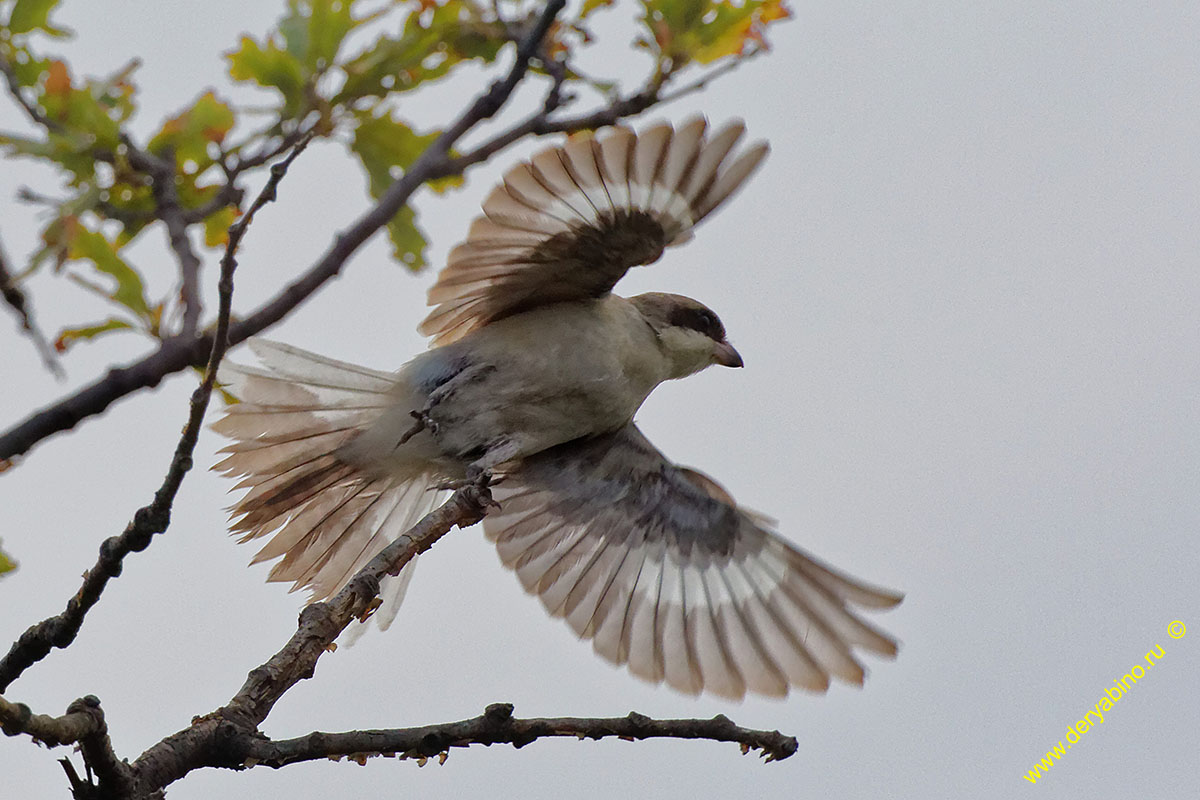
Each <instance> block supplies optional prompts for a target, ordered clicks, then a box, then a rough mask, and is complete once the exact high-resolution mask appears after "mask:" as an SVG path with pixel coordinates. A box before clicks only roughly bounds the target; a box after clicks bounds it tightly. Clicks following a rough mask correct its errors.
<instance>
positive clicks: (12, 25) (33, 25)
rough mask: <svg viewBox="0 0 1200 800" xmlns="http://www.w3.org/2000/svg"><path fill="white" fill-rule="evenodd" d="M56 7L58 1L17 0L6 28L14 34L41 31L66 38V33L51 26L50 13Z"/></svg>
mask: <svg viewBox="0 0 1200 800" xmlns="http://www.w3.org/2000/svg"><path fill="white" fill-rule="evenodd" d="M56 5H58V0H17V3H16V5H14V6H13V10H12V14H11V15H10V16H9V18H8V24H7V26H6V27H7V28H8V30H9V32H10V33H13V34H18V33H29V32H30V31H34V30H41V31H45V32H46V33H48V34H50V35H51V36H66V35H67V32H66V31H64V30H60V29H58V28H55V27H54V26H53V25H51V24H50V12H51V11H53V10H54V7H55V6H56Z"/></svg>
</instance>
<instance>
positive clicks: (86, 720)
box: [0, 695, 103, 747]
mask: <svg viewBox="0 0 1200 800" xmlns="http://www.w3.org/2000/svg"><path fill="white" fill-rule="evenodd" d="M89 698H90V699H92V700H95V698H94V697H91V696H90V695H89V697H88V698H83V699H82V700H76V701H75V702H76V703H80V702H83V701H85V700H88V699H89ZM96 702H97V706H98V705H99V701H96ZM71 705H72V708H68V709H67V713H66V714H65V715H63V716H61V717H50V716H47V715H45V714H34V713H33V712H32V711H31V710H30V709H29V706H27V705H25V704H24V703H13V702H10V701H8V700H6V699H4V698H3V697H0V730H3V731H4V735H5V736H18V735H20V734H25V735H27V736H29V737H30V738H32V739H33V740H34V741H37V742H41V743H42V744H44V745H46V746H47V747H58V746H59V745H64V744H74V743H75V742H78V741H79V740H80V739H82V738H83V737H85V736H89V735H92V734H95V733H96V732H97V731H98V730H99V727H98V726H97V724H96V723H97V719H96V717H95V716H94V715H92V714H89V713H87V712H86V711H84V710H83V709H80V708H73V706H74V705H75V704H74V703H72V704H71ZM102 719H103V718H101V721H102Z"/></svg>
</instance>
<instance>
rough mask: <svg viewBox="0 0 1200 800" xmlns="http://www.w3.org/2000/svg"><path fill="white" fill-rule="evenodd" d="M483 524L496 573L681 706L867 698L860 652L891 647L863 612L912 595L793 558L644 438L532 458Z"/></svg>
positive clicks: (626, 436) (717, 491)
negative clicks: (704, 694) (761, 698)
mask: <svg viewBox="0 0 1200 800" xmlns="http://www.w3.org/2000/svg"><path fill="white" fill-rule="evenodd" d="M493 493H494V496H495V498H496V500H497V501H498V502H499V503H500V506H501V509H500V511H498V512H495V513H492V514H489V515H488V516H487V517H485V518H484V521H483V526H484V531H485V532H486V533H487V535H488V537H489V538H491V539H492V540H494V541H495V543H496V547H497V549H498V550H499V553H500V558H501V560H502V561H503V562H504V564H505V565H506V566H508V567H510V568H512V569H513V570H514V571H515V572H516V573H517V577H518V578H520V580H521V583H522V584H523V585H524V586H525V589H526V590H527V591H528V592H530V593H532V594H537V595H538V596H539V597H540V598H541V600H542V603H543V604H544V605H545V607H546V609H547V610H548V611H549V612H550V614H552V615H554V616H559V617H564V618H565V619H566V620H567V622H568V623H569V624H570V625H571V627H572V628H573V629H574V630H575V632H576V634H578V635H579V636H580V637H581V638H584V639H591V640H592V642H593V646H594V648H595V650H596V652H597V653H598V654H600V655H601V656H603V657H604V658H605V659H607V660H609V661H611V662H613V663H614V664H628V665H629V669H630V671H631V672H633V674H635V675H637V676H639V677H641V678H644V679H646V680H648V681H652V682H655V683H658V682H662V681H665V682H666V683H668V684H669V685H670V686H672V687H674V688H675V689H678V690H680V691H683V692H687V693H690V694H696V693H699V692H700V691H709V692H712V693H714V694H717V695H721V696H724V697H732V698H740V697H742V696H743V695H744V694H745V693H746V692H747V691H750V692H754V693H758V694H764V695H771V696H782V695H785V694H787V692H788V690H789V688H790V687H792V686H799V687H803V688H806V689H811V690H814V691H824V690H825V689H827V688H828V686H829V679H830V677H831V676H833V677H837V678H840V679H842V680H844V681H847V682H849V683H858V684H861V683H862V680H863V676H864V670H863V667H862V665H861V664H860V663H859V662H858V660H857V659H856V658H855V654H854V652H853V649H854V648H856V647H857V648H862V649H865V650H870V651H872V652H875V653H878V654H881V655H885V656H892V655H895V653H896V641H895V640H894V639H892V638H891V637H889V636H888V635H886V634H884V633H881V632H880V631H878V630H876V629H875V628H873V627H871V626H870V625H868V624H867V623H866V622H864V621H863V620H861V619H860V618H859V617H858V616H857V615H856V614H855V612H854V610H852V606H862V607H866V608H887V607H890V606H893V605H895V604H897V603H899V602H900V600H901V596H900V595H898V594H894V593H892V592H887V591H884V590H881V589H877V588H874V587H871V586H868V585H866V584H863V583H861V582H859V581H857V580H855V579H853V578H850V577H849V576H846V575H843V574H841V573H839V572H836V571H835V570H833V569H831V568H830V567H828V566H825V565H824V564H822V563H821V562H819V561H817V560H816V559H815V558H813V557H812V556H809V555H808V554H806V553H804V552H803V551H801V550H799V549H797V548H795V547H793V546H792V545H790V544H788V543H787V542H786V541H784V540H783V539H781V538H780V537H779V536H778V535H776V534H774V533H772V532H771V531H770V530H768V528H767V524H768V523H767V522H766V521H765V520H764V518H762V517H761V516H759V515H756V514H754V513H752V512H748V511H746V510H744V509H740V508H738V507H737V505H736V504H735V503H734V501H733V499H732V498H731V497H729V495H728V494H727V493H726V492H725V491H724V490H723V489H722V488H721V487H720V486H719V485H717V484H716V483H715V482H714V481H712V480H711V479H710V478H707V477H706V476H704V475H702V474H700V473H698V472H695V471H694V470H690V469H687V468H684V467H679V466H676V465H673V464H671V463H670V462H669V461H668V460H667V459H666V458H665V457H664V456H663V454H662V453H661V452H659V451H658V450H657V449H656V448H655V447H654V446H653V445H652V444H650V442H649V441H647V440H646V438H645V437H644V436H642V434H641V432H640V431H638V429H637V428H636V427H635V426H633V425H628V426H626V427H625V428H624V429H622V430H620V431H618V432H616V433H613V434H609V435H606V436H602V437H598V438H595V439H590V440H585V441H576V442H570V443H568V444H565V445H560V446H559V447H556V448H552V449H550V450H547V451H544V452H542V453H540V454H538V455H536V456H534V457H532V458H529V459H526V460H525V461H523V462H522V464H521V466H520V467H518V468H516V469H515V470H514V471H512V472H511V473H508V474H506V475H505V476H504V480H503V481H502V482H500V483H499V484H497V485H496V486H495V488H494V489H493Z"/></svg>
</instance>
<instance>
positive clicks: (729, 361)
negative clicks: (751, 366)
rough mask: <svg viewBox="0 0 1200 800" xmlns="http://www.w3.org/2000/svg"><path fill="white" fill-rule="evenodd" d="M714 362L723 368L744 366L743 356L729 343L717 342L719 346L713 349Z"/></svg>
mask: <svg viewBox="0 0 1200 800" xmlns="http://www.w3.org/2000/svg"><path fill="white" fill-rule="evenodd" d="M713 360H714V361H716V362H717V363H718V364H720V365H721V366H722V367H741V366H744V362H743V361H742V356H741V355H740V354H739V353H738V351H737V350H734V349H733V345H731V344H730V343H729V342H717V346H716V347H714V348H713Z"/></svg>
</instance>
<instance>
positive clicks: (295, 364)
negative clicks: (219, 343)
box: [212, 339, 444, 639]
mask: <svg viewBox="0 0 1200 800" xmlns="http://www.w3.org/2000/svg"><path fill="white" fill-rule="evenodd" d="M250 349H251V350H252V351H253V352H254V353H255V354H256V355H257V356H258V357H259V359H260V360H261V361H262V363H263V365H264V368H254V367H245V366H240V365H236V364H223V365H222V366H221V370H220V372H219V374H218V379H219V380H220V381H221V382H222V383H223V384H225V385H227V386H228V388H229V390H230V391H231V393H233V394H234V395H235V396H236V397H238V398H239V399H240V400H241V402H239V403H237V404H235V405H231V406H230V407H229V408H228V409H227V412H226V416H225V417H224V418H223V419H221V420H219V421H218V422H216V423H214V424H213V426H212V428H213V430H215V431H216V432H218V433H220V434H222V435H224V436H227V437H229V438H230V439H232V440H233V441H232V443H231V444H229V445H227V446H226V447H223V448H221V450H220V453H222V454H223V456H224V458H223V459H222V460H221V461H220V462H219V463H218V464H217V465H216V466H214V467H213V469H215V470H217V471H219V472H222V473H225V474H227V475H230V476H232V477H235V478H239V479H240V480H239V482H238V483H237V485H236V487H235V488H236V489H245V490H247V491H246V492H245V494H244V495H243V496H242V497H241V499H240V500H239V501H238V502H237V503H236V504H235V505H234V506H233V507H232V508H231V509H230V512H231V518H232V522H231V525H230V530H231V532H232V533H234V534H235V535H238V536H239V537H240V541H243V542H246V541H250V540H252V539H266V543H265V544H264V545H263V547H262V548H261V549H260V550H259V551H258V553H257V554H256V555H255V556H254V558H253V560H252V562H251V563H259V562H262V561H273V560H276V559H278V561H277V562H276V563H275V565H274V566H273V567H272V569H271V572H270V575H269V577H268V580H271V581H287V582H290V583H292V590H293V591H295V590H297V589H308V590H309V591H310V592H311V600H312V601H317V600H323V599H326V598H328V597H330V596H332V595H333V594H335V593H336V592H337V591H338V590H339V589H341V587H342V586H344V585H345V584H346V582H347V581H348V580H349V579H350V578H351V577H352V576H353V575H354V574H355V573H356V572H357V571H358V570H359V569H361V568H362V567H363V566H364V565H365V564H366V563H367V562H368V561H370V559H371V558H373V557H374V556H375V555H377V554H378V553H379V551H380V550H382V549H383V548H384V547H386V546H387V544H388V543H389V542H391V541H392V540H394V539H395V538H396V537H398V536H399V535H400V534H402V533H404V532H405V531H406V530H408V528H410V527H411V526H412V525H413V524H414V523H415V522H416V521H417V520H418V519H420V518H421V517H422V516H424V515H425V514H426V513H428V511H429V510H430V509H431V508H433V507H434V505H436V504H437V503H438V502H439V501H440V500H441V497H442V495H444V493H442V492H438V491H436V490H433V488H432V485H433V484H434V482H435V480H436V477H435V476H433V475H429V474H426V473H423V472H421V471H420V470H419V469H414V470H413V472H412V474H410V475H395V474H376V473H374V472H371V471H370V470H368V469H365V468H363V467H362V466H361V465H359V464H356V463H350V460H347V459H346V458H345V456H344V453H345V447H346V445H348V444H349V443H350V442H351V441H353V440H354V439H355V438H356V437H357V436H358V435H359V434H360V433H362V432H363V431H364V430H366V429H367V428H368V427H369V426H370V425H371V424H372V423H373V422H374V421H375V420H376V419H378V418H379V417H380V416H381V415H382V414H383V413H384V412H385V411H386V410H387V409H388V408H390V407H392V406H393V405H395V403H396V402H397V399H398V397H400V396H401V395H400V394H399V388H398V379H397V377H396V376H395V375H393V374H392V373H387V372H381V371H377V370H372V369H368V368H366V367H359V366H356V365H353V364H347V363H345V362H341V361H335V360H333V359H330V358H325V357H323V356H318V355H315V354H312V353H307V352H305V351H303V350H300V349H298V348H295V347H290V346H287V345H282V344H278V343H275V342H268V341H265V340H262V339H254V340H251V341H250ZM410 567H411V565H410ZM411 577H412V569H411V568H406V569H405V570H404V571H403V572H402V574H401V576H400V577H398V578H394V579H391V580H390V581H388V582H387V583H386V584H385V586H384V588H383V591H382V593H381V596H382V599H383V604H382V606H381V610H380V612H379V613H378V614H377V615H376V619H377V620H378V622H379V625H380V627H387V626H388V625H389V624H390V623H391V621H392V619H393V618H394V617H395V615H396V611H397V609H398V608H399V604H400V600H401V599H402V598H403V595H404V592H405V590H406V588H407V586H408V583H409V581H410V580H411ZM356 627H361V626H356ZM357 635H358V634H357V633H355V634H352V635H351V636H350V637H349V638H352V639H353V638H357Z"/></svg>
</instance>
